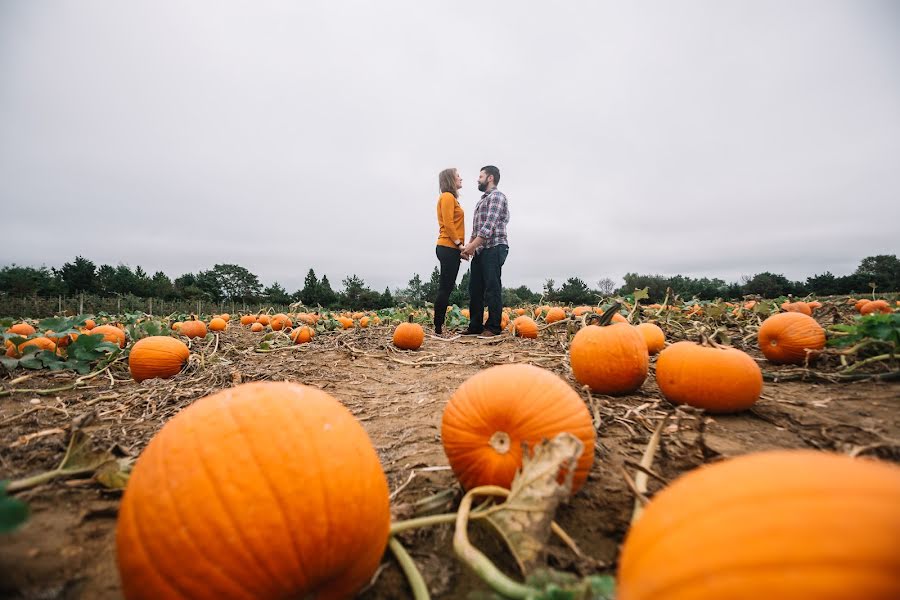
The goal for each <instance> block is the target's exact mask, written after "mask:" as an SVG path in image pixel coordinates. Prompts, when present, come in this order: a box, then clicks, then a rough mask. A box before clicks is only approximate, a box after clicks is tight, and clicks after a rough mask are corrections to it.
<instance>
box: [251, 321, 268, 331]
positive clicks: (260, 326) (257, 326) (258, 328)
mask: <svg viewBox="0 0 900 600" xmlns="http://www.w3.org/2000/svg"><path fill="white" fill-rule="evenodd" d="M263 329H265V327H263V324H262V323H254V324H253V325H251V326H250V331H253V332H255V333H259V332H260V331H262V330H263Z"/></svg>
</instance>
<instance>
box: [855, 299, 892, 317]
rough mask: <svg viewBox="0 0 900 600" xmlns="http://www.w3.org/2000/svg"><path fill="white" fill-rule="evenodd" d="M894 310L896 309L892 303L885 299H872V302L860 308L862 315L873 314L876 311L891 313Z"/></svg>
mask: <svg viewBox="0 0 900 600" xmlns="http://www.w3.org/2000/svg"><path fill="white" fill-rule="evenodd" d="M892 312H894V311H893V309H891V305H890V304H888V303H887V301H885V300H872V301H871V302H866V303H865V304H863V305H862V308H860V309H859V314H861V315H872V314H875V313H881V314H889V313H892Z"/></svg>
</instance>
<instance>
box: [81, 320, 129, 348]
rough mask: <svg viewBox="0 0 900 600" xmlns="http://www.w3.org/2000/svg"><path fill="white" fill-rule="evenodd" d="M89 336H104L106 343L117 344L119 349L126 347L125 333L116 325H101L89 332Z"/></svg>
mask: <svg viewBox="0 0 900 600" xmlns="http://www.w3.org/2000/svg"><path fill="white" fill-rule="evenodd" d="M87 334H88V335H102V336H103V341H104V342H110V343H112V344H116V345H118V346H119V348H124V347H125V332H124V331H122V330H121V329H119V328H118V327H116V326H115V325H100V326H99V327H94V328H93V329H91V330H90V331H88V332H87Z"/></svg>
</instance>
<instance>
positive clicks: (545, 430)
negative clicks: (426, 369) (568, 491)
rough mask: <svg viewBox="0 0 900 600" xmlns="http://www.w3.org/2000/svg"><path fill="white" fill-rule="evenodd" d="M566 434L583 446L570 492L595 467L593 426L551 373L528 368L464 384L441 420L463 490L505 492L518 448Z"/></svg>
mask: <svg viewBox="0 0 900 600" xmlns="http://www.w3.org/2000/svg"><path fill="white" fill-rule="evenodd" d="M564 431H565V432H569V433H571V434H572V435H574V436H576V437H578V438H579V439H581V441H582V442H584V452H583V453H582V454H581V457H580V458H579V459H578V465H577V468H576V471H575V475H574V479H573V491H577V490H578V489H579V488H580V487H581V485H582V484H583V483H584V480H585V478H587V474H588V472H589V471H590V468H591V464H592V463H593V461H594V438H595V433H594V425H593V423H592V421H591V415H590V413H589V412H588V409H587V407H586V406H585V404H584V401H583V400H582V399H581V397H580V396H579V395H578V393H576V392H575V390H573V389H572V387H571V386H570V385H569V384H568V383H566V382H565V381H563V380H562V379H560V378H559V377H558V376H557V375H554V374H553V373H551V372H550V371H547V370H545V369H541V368H539V367H535V366H534V365H528V364H512V365H500V366H496V367H491V368H489V369H485V370H483V371H479V372H478V373H476V374H475V375H473V376H472V377H470V378H469V379H467V380H466V381H465V382H463V384H462V385H461V386H459V388H458V389H457V390H456V391H455V392H454V393H453V396H452V397H451V398H450V401H449V402H448V403H447V406H446V408H445V409H444V416H443V418H442V420H441V440H442V441H443V444H444V452H445V453H446V454H447V460H448V461H449V462H450V466H451V467H452V468H453V472H454V473H455V474H456V477H457V478H458V479H459V481H460V483H461V484H462V485H463V487H464V488H466V489H471V488H474V487H477V486H480V485H499V486H501V487H505V488H509V486H510V485H511V484H512V480H513V477H514V476H515V474H516V471H517V470H518V469H519V468H520V467H521V466H522V443H523V442H524V443H527V444H528V446H529V447H534V446H535V445H536V444H538V443H539V442H540V441H541V440H543V439H550V438H553V437H554V436H556V435H557V434H558V433H562V432H564Z"/></svg>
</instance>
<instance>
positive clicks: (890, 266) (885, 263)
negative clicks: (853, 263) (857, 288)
mask: <svg viewBox="0 0 900 600" xmlns="http://www.w3.org/2000/svg"><path fill="white" fill-rule="evenodd" d="M855 275H856V276H857V277H859V278H860V279H862V280H865V283H866V286H867V287H868V285H869V282H871V283H874V284H875V285H876V286H877V287H876V291H880V292H897V291H900V260H898V259H897V255H896V254H879V255H877V256H867V257H866V258H864V259H862V262H860V263H859V267H857V268H856V273H855Z"/></svg>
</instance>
